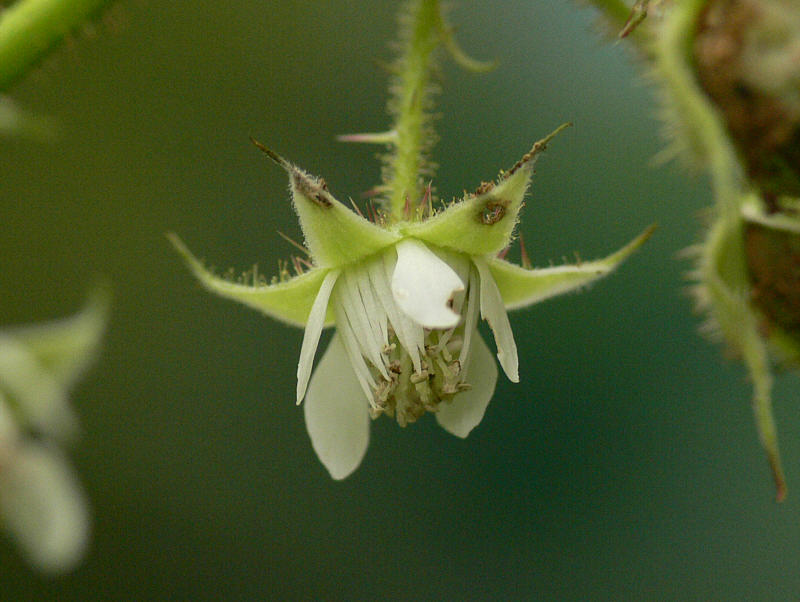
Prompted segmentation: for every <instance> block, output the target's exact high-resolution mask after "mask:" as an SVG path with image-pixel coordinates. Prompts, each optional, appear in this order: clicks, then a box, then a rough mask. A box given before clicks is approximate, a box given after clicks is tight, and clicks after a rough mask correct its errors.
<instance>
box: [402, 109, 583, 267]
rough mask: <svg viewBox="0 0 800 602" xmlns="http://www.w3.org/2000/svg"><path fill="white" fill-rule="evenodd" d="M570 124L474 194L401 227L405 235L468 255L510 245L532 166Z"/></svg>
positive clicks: (493, 250) (533, 148) (485, 252)
mask: <svg viewBox="0 0 800 602" xmlns="http://www.w3.org/2000/svg"><path fill="white" fill-rule="evenodd" d="M568 125H569V124H564V125H562V126H560V127H559V128H558V129H556V130H555V131H554V132H553V133H552V134H550V135H549V136H547V137H546V138H544V139H542V140H539V141H538V142H536V144H534V145H533V147H532V148H531V150H530V151H529V152H528V153H526V154H525V155H524V156H523V157H522V158H521V159H520V160H519V161H517V163H515V164H514V166H513V167H512V168H511V169H509V170H508V171H507V172H504V173H502V174H501V175H500V177H499V178H498V181H497V183H484V184H481V186H480V187H479V188H478V190H476V191H475V193H474V194H471V195H469V196H467V197H466V198H465V199H463V200H461V201H459V202H456V203H453V204H452V205H450V206H449V207H447V208H446V209H445V210H444V211H441V212H440V213H437V214H436V215H434V216H433V217H431V218H430V219H427V220H425V221H423V222H411V223H407V224H402V225H400V227H399V230H400V232H401V233H402V234H404V235H406V236H413V237H414V238H418V239H420V240H422V241H425V242H428V243H431V244H433V245H437V246H439V247H447V248H450V249H453V250H455V251H458V252H461V253H467V254H469V255H494V254H496V253H498V252H500V251H501V250H502V249H504V248H505V247H507V246H508V245H509V243H510V242H511V235H512V234H513V232H514V226H516V224H517V219H518V217H519V211H520V209H522V201H523V199H524V198H525V193H526V192H527V190H528V186H529V184H530V182H531V177H532V176H533V165H534V163H535V162H536V158H537V157H538V155H539V154H540V153H541V152H542V151H544V150H545V149H546V148H547V143H548V142H550V140H552V138H553V137H554V136H555V135H556V134H557V133H558V132H560V131H561V130H562V129H564V128H565V127H567V126H568Z"/></svg>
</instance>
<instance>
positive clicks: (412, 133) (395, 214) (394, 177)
mask: <svg viewBox="0 0 800 602" xmlns="http://www.w3.org/2000/svg"><path fill="white" fill-rule="evenodd" d="M411 15H412V22H411V24H410V31H408V32H407V33H406V38H405V40H404V42H405V48H404V50H403V55H402V56H401V57H400V60H399V62H398V64H397V69H398V71H397V79H396V81H395V83H394V85H393V86H392V99H391V100H390V103H389V110H390V111H391V112H392V113H393V114H394V115H395V119H396V121H395V125H394V132H395V140H394V151H393V152H392V153H391V154H390V155H389V156H388V158H387V161H388V163H387V166H386V167H387V168H386V172H385V176H384V177H385V184H386V188H387V190H388V192H389V206H388V209H389V214H390V217H391V219H392V220H397V219H402V216H403V210H404V208H405V206H406V202H407V200H409V201H411V202H416V201H418V199H419V198H421V196H422V183H421V179H420V173H421V171H422V168H423V166H424V153H425V151H426V150H427V148H426V147H427V146H428V144H429V142H430V139H431V137H432V132H431V131H430V129H429V123H428V122H429V119H430V117H429V116H428V115H427V114H426V108H427V107H426V104H427V103H428V102H429V99H428V96H429V95H430V74H431V61H432V59H433V57H432V54H433V51H434V49H435V48H436V45H437V44H438V42H439V41H440V39H441V36H440V32H441V30H442V23H441V15H440V13H439V5H438V2H437V1H436V0H418V1H417V2H415V3H414V5H413V6H412V9H411Z"/></svg>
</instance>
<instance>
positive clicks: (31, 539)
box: [0, 442, 89, 572]
mask: <svg viewBox="0 0 800 602" xmlns="http://www.w3.org/2000/svg"><path fill="white" fill-rule="evenodd" d="M14 452H15V453H14V457H13V459H12V461H11V462H10V463H9V464H8V465H7V466H6V467H5V468H4V470H3V471H2V472H0V515H1V516H2V518H3V523H4V526H5V527H6V528H7V529H8V530H9V531H10V532H11V533H12V534H13V535H14V537H15V538H16V540H17V542H18V543H19V545H20V547H21V548H22V550H23V552H24V553H25V554H26V555H27V556H28V559H29V560H30V561H31V562H32V563H33V564H34V565H35V566H36V567H37V568H39V569H41V570H43V571H47V572H63V571H68V570H70V569H71V568H73V567H74V566H75V565H76V564H77V563H78V562H79V561H80V560H81V558H82V557H83V555H84V552H85V550H86V545H87V539H88V533H89V516H88V511H87V508H86V502H85V499H84V495H83V492H82V491H81V489H80V487H79V485H78V483H77V480H76V479H75V476H74V474H73V472H72V469H71V468H70V467H69V465H68V464H67V462H66V459H65V458H64V457H63V456H62V455H61V454H60V453H58V451H57V450H55V449H54V448H51V447H47V446H45V445H42V444H40V443H36V442H30V443H22V444H20V445H19V446H18V447H17V448H16V449H15V450H14Z"/></svg>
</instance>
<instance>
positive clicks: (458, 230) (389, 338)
mask: <svg viewBox="0 0 800 602" xmlns="http://www.w3.org/2000/svg"><path fill="white" fill-rule="evenodd" d="M408 9H409V14H408V15H407V17H408V18H403V19H401V21H400V23H401V40H403V46H404V47H405V50H404V52H403V54H402V55H401V56H400V58H399V60H398V61H397V62H396V63H395V64H394V65H393V69H392V71H393V72H394V73H395V78H396V79H395V81H394V82H393V83H392V85H391V86H390V91H391V92H392V98H391V99H390V101H389V110H390V112H391V113H393V114H395V115H396V121H395V126H394V128H392V129H391V130H390V131H388V132H384V133H377V134H354V135H348V136H343V137H342V140H344V141H350V142H371V143H378V144H382V145H385V146H387V147H388V150H389V152H387V153H386V154H385V155H384V156H383V159H384V163H385V165H384V170H383V176H384V182H383V184H382V185H381V186H380V187H379V188H378V193H379V195H380V196H379V202H380V205H381V206H380V207H379V208H378V209H372V210H371V211H370V212H369V219H367V218H366V217H365V216H364V215H363V214H362V213H361V212H360V211H359V210H358V209H357V208H356V211H351V210H350V209H348V208H347V207H346V206H344V205H343V204H342V203H340V202H339V201H337V200H336V199H335V198H334V197H333V195H332V194H331V193H330V191H329V190H328V186H327V185H326V183H325V181H324V180H323V179H321V178H317V177H314V176H312V175H309V174H308V173H306V172H305V171H303V170H302V169H300V168H298V167H296V166H295V165H292V164H291V163H289V162H288V161H286V160H285V159H283V158H282V157H280V156H279V155H277V154H276V153H274V152H273V151H271V150H270V149H268V148H266V147H264V146H263V145H262V144H260V143H258V142H256V141H255V140H253V142H254V143H255V144H256V146H258V147H259V148H260V149H261V150H262V151H264V153H266V155H267V156H268V157H269V158H270V159H272V160H273V161H274V162H275V163H277V164H278V165H279V166H281V167H282V168H283V169H284V170H285V171H286V172H287V173H288V174H289V182H290V188H291V193H292V204H293V206H294V209H295V211H296V212H297V215H298V217H299V219H300V226H301V229H302V231H303V236H304V238H305V247H303V246H302V245H299V244H298V243H293V244H295V245H296V246H297V247H299V248H301V249H302V251H303V253H304V254H306V255H307V256H308V259H301V258H294V259H293V261H292V264H293V266H294V270H295V272H296V275H295V276H293V277H292V276H291V275H290V273H289V270H288V267H286V268H284V269H281V274H280V275H279V277H277V278H275V279H274V281H273V282H272V283H270V284H267V283H266V282H263V283H262V282H259V281H258V279H257V277H256V275H255V274H253V277H252V282H231V281H227V280H225V279H223V278H219V277H217V276H215V275H214V274H213V273H211V272H209V271H208V270H206V269H205V267H204V266H203V264H202V263H201V262H200V261H198V260H197V259H196V258H195V257H194V256H193V255H192V254H191V252H190V251H189V250H188V248H187V247H186V246H185V245H184V244H183V242H181V240H180V239H179V238H178V237H177V236H175V235H174V234H171V235H169V236H170V239H171V241H172V243H173V244H174V245H175V247H176V249H177V250H178V251H179V252H180V253H181V254H182V255H183V257H184V259H185V260H186V262H187V264H188V265H189V268H190V269H191V270H192V271H193V272H194V274H195V276H196V277H197V278H198V279H199V280H200V282H201V283H202V284H203V285H204V286H205V287H206V288H207V289H209V290H210V291H212V292H214V293H217V294H219V295H222V296H224V297H228V298H230V299H234V300H236V301H239V302H241V303H244V304H245V305H249V306H251V307H254V308H255V309H258V310H260V311H261V312H263V313H265V314H267V315H269V316H271V317H273V318H277V319H279V320H282V321H284V322H287V323H289V324H293V325H297V326H305V334H304V336H303V344H302V346H301V349H300V361H299V363H298V366H297V403H298V404H299V403H300V402H302V401H303V399H305V419H306V426H307V428H308V433H309V436H310V437H311V443H312V445H313V447H314V450H315V451H316V453H317V456H318V457H319V459H320V460H321V461H322V463H323V464H324V465H325V467H326V468H327V469H328V471H329V472H330V474H331V476H332V477H333V478H334V479H343V478H344V477H346V476H348V475H349V474H350V473H352V472H353V470H355V469H356V468H357V467H358V465H359V464H360V463H361V460H362V458H363V457H364V453H365V452H366V449H367V445H368V443H369V417H370V416H372V417H373V418H377V417H378V416H380V415H381V414H386V415H388V416H393V417H394V418H395V419H396V420H397V422H398V423H399V424H400V425H401V426H405V425H406V424H408V423H410V422H414V421H415V420H417V419H418V418H419V417H420V416H422V415H423V414H425V413H426V412H433V413H435V414H436V418H437V420H438V422H439V424H440V425H441V426H442V427H444V428H445V429H446V430H447V431H449V432H451V433H453V434H454V435H456V436H458V437H466V436H467V435H468V434H469V432H470V431H471V430H472V429H473V428H474V427H475V426H477V425H478V423H479V422H480V421H481V419H482V418H483V415H484V412H485V410H486V406H487V405H488V403H489V400H490V399H491V397H492V394H493V393H494V387H495V383H496V381H497V367H496V366H495V363H494V360H493V358H492V356H491V352H490V351H489V349H488V348H487V346H486V344H485V343H484V342H483V341H482V340H481V337H480V335H479V334H478V331H477V323H478V315H479V314H480V316H481V317H483V318H484V319H485V320H486V321H487V322H488V323H489V326H490V328H491V329H492V331H493V333H494V340H495V347H496V349H497V359H498V361H499V362H500V365H501V366H502V368H503V371H504V372H505V373H506V376H508V378H509V380H511V381H513V382H517V381H519V367H518V358H517V347H516V344H515V342H514V335H513V333H512V332H511V325H510V324H509V321H508V316H507V314H506V309H509V308H510V309H513V308H516V307H523V306H526V305H530V304H532V303H536V302H537V301H541V300H543V299H546V298H548V297H552V296H554V295H557V294H560V293H564V292H567V291H570V290H574V289H577V288H580V287H581V286H584V285H586V284H588V283H590V282H591V281H593V280H595V279H597V278H599V277H601V276H604V275H605V274H608V273H609V272H610V271H611V270H613V269H614V268H615V267H616V266H617V265H618V264H619V263H620V262H621V261H622V260H623V259H625V258H626V257H627V256H628V255H630V254H631V253H632V252H633V251H634V250H635V249H636V248H638V247H639V245H641V244H642V243H643V242H644V240H645V239H647V237H648V236H649V235H650V233H651V232H652V229H648V230H647V231H645V232H644V233H643V234H642V235H640V236H639V237H638V238H636V239H635V240H634V241H632V242H631V243H629V244H628V245H627V246H625V247H624V248H622V249H621V250H620V251H617V252H616V253H614V254H613V255H610V256H609V257H607V258H605V259H601V260H599V261H593V262H587V263H581V264H578V265H572V266H561V267H551V268H545V269H540V270H534V269H530V266H529V265H528V263H529V262H528V261H527V255H525V253H524V251H523V265H522V266H518V265H514V264H512V263H509V262H507V261H505V260H504V259H503V258H502V257H503V256H504V255H505V252H506V251H507V249H508V247H509V245H510V244H511V240H512V237H513V234H514V229H515V227H516V224H517V221H518V217H519V212H520V209H521V208H522V204H523V198H524V197H525V193H526V191H527V189H528V186H529V184H530V181H531V177H532V176H533V165H534V162H535V161H536V158H537V157H538V156H539V154H540V153H541V152H542V151H543V150H544V149H545V147H546V146H547V143H548V142H549V141H550V140H551V139H552V138H553V136H554V135H555V134H556V133H558V132H559V131H561V129H563V128H564V127H566V126H562V127H561V128H558V129H557V130H556V131H555V132H553V133H552V134H550V135H549V136H547V137H546V138H544V139H543V140H540V141H539V142H537V143H536V144H534V145H533V148H531V150H530V151H529V152H528V153H527V154H525V155H524V156H523V157H522V158H521V159H520V160H519V161H517V162H516V163H515V164H514V165H513V166H512V167H511V168H510V169H509V170H508V171H505V172H501V173H500V176H499V177H498V178H497V180H496V181H493V182H483V183H482V184H481V185H480V186H479V187H478V188H477V189H476V190H475V192H474V193H472V194H467V195H466V196H465V197H464V198H462V199H461V200H459V201H454V202H452V203H450V204H449V205H446V206H444V207H443V208H442V209H441V210H437V209H435V208H434V207H435V205H434V202H433V201H434V200H433V198H432V193H431V187H430V185H428V186H427V187H425V186H424V185H423V184H422V182H423V174H424V175H425V176H428V175H429V174H430V173H431V171H432V166H431V165H430V164H429V163H428V162H427V161H426V159H427V151H428V148H429V146H430V145H431V141H432V140H433V138H434V137H433V133H432V131H431V126H430V122H431V116H430V114H428V112H427V111H428V110H429V109H430V106H431V101H430V97H431V94H432V92H433V90H434V89H435V87H434V86H431V85H430V81H429V79H430V72H431V69H430V66H431V62H432V57H433V51H434V49H435V48H436V46H437V45H438V43H440V42H443V43H444V46H445V47H446V48H447V49H448V50H449V51H450V52H451V54H452V55H453V57H454V58H455V59H456V62H458V63H459V64H461V65H463V66H465V67H466V68H469V69H473V70H484V69H485V68H486V67H487V64H485V63H480V62H478V61H474V60H472V59H470V58H468V57H467V56H466V55H465V54H464V53H463V52H462V51H461V50H460V49H459V48H458V46H457V45H456V43H455V41H454V40H453V38H452V28H451V27H449V26H448V25H447V24H446V22H445V19H444V16H443V15H442V14H441V12H440V9H439V6H438V3H437V2H436V0H418V1H417V2H414V3H409V4H408ZM334 324H335V325H336V327H337V332H336V334H334V336H333V339H332V340H331V343H330V345H329V346H328V349H327V350H326V352H325V354H324V355H323V357H322V359H321V360H320V362H319V365H318V366H317V368H316V371H314V370H313V362H314V356H315V353H316V350H317V346H318V344H319V339H320V335H321V333H322V330H323V328H324V327H325V326H332V325H334Z"/></svg>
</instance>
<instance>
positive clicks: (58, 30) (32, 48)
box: [0, 0, 108, 92]
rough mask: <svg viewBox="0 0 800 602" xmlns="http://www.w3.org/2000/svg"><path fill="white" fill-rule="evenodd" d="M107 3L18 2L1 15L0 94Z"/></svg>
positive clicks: (94, 0)
mask: <svg viewBox="0 0 800 602" xmlns="http://www.w3.org/2000/svg"><path fill="white" fill-rule="evenodd" d="M107 3H108V0H19V1H18V2H17V3H15V4H14V5H13V6H10V7H9V8H7V9H5V10H4V11H3V12H2V13H0V92H3V91H5V90H7V89H8V88H9V87H10V86H12V85H13V84H14V83H16V82H17V81H18V80H20V79H21V78H22V77H23V76H25V74H26V73H27V72H28V71H29V70H30V69H31V67H33V66H34V65H35V64H36V63H37V62H38V61H39V60H41V59H42V57H44V56H45V55H46V54H47V53H48V52H49V51H50V50H52V49H53V48H55V47H56V46H57V45H58V44H59V43H60V42H61V41H62V40H63V39H64V37H65V36H66V35H67V34H69V33H70V32H71V31H73V30H74V29H75V28H76V27H78V26H79V25H80V24H81V23H83V22H85V21H86V20H87V19H89V18H91V17H93V16H95V15H96V14H97V13H98V12H99V11H100V9H101V8H102V7H103V5H105V4H107Z"/></svg>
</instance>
